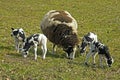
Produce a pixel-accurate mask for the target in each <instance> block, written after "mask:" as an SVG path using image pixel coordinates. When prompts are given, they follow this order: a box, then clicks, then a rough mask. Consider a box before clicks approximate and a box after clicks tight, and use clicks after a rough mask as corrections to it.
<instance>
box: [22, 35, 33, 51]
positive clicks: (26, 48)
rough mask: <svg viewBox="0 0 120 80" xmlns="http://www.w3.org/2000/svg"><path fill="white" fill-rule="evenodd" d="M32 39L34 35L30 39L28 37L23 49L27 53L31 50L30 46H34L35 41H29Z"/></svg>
mask: <svg viewBox="0 0 120 80" xmlns="http://www.w3.org/2000/svg"><path fill="white" fill-rule="evenodd" d="M32 37H33V35H31V36H30V37H28V38H27V39H26V42H25V45H24V47H23V49H25V51H28V50H29V48H30V46H31V45H34V43H33V41H31V42H29V41H30V40H31V39H32Z"/></svg>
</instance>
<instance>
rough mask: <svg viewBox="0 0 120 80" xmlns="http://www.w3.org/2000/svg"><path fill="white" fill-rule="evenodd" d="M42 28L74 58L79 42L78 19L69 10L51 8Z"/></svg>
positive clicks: (49, 37)
mask: <svg viewBox="0 0 120 80" xmlns="http://www.w3.org/2000/svg"><path fill="white" fill-rule="evenodd" d="M40 28H41V30H42V32H43V34H45V35H46V37H47V38H48V39H49V41H51V42H52V43H53V52H54V51H55V46H56V45H57V46H61V47H62V48H63V50H64V51H65V52H66V53H67V57H68V58H69V59H74V56H75V52H76V47H77V45H78V43H79V39H78V35H77V28H78V27H77V21H76V20H75V19H74V18H73V17H72V16H71V14H70V13H69V12H67V11H58V10H51V11H49V12H48V13H47V14H45V16H44V18H43V19H42V21H41V25H40Z"/></svg>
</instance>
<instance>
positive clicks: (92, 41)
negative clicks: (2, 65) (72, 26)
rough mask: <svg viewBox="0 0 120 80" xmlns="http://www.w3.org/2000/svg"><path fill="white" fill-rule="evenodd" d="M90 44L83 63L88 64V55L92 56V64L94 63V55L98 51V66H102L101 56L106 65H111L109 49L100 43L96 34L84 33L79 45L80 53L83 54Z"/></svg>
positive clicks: (111, 59)
mask: <svg viewBox="0 0 120 80" xmlns="http://www.w3.org/2000/svg"><path fill="white" fill-rule="evenodd" d="M88 44H89V45H90V51H89V53H88V54H87V55H86V59H85V64H86V65H88V60H89V58H90V56H92V57H93V64H94V65H95V63H96V62H95V57H96V54H97V53H98V55H99V60H100V66H101V67H103V65H102V58H103V57H105V59H106V62H107V65H108V66H109V67H111V65H112V63H113V58H112V57H111V55H110V52H109V49H108V47H107V46H106V45H104V44H102V43H101V42H100V41H98V38H97V35H96V34H94V33H92V32H89V33H88V34H86V35H85V36H84V37H83V39H82V44H81V47H80V53H81V54H83V53H84V52H85V50H86V47H87V45H88Z"/></svg>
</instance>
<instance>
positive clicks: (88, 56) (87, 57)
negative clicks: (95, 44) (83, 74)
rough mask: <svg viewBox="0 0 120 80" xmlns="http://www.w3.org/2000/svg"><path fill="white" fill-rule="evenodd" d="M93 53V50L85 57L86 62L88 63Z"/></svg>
mask: <svg viewBox="0 0 120 80" xmlns="http://www.w3.org/2000/svg"><path fill="white" fill-rule="evenodd" d="M91 55H92V53H91V51H90V52H89V53H88V54H87V56H86V59H85V64H86V65H88V59H89V58H90V56H91Z"/></svg>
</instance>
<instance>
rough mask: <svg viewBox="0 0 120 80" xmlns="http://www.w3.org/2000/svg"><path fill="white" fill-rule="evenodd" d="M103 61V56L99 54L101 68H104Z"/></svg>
mask: <svg viewBox="0 0 120 80" xmlns="http://www.w3.org/2000/svg"><path fill="white" fill-rule="evenodd" d="M102 59H103V56H102V55H101V54H99V61H100V67H103V65H102Z"/></svg>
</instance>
